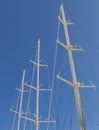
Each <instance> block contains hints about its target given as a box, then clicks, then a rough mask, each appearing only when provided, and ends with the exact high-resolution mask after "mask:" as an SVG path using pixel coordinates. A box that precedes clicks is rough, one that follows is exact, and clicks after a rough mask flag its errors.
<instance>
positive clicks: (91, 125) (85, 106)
mask: <svg viewBox="0 0 99 130" xmlns="http://www.w3.org/2000/svg"><path fill="white" fill-rule="evenodd" d="M83 99H84V97H83V98H82V102H83V107H84V110H85V112H86V115H87V117H88V120H89V122H90V126H91V128H92V130H94V127H93V125H92V124H93V123H92V121H91V118H90V116H89V114H88V111H87V109H86V106H85V104H84V101H85V100H83Z"/></svg>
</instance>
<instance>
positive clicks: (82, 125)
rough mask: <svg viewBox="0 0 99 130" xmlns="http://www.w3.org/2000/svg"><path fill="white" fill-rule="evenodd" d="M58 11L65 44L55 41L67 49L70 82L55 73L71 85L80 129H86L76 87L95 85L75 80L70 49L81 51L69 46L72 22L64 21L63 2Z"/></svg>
mask: <svg viewBox="0 0 99 130" xmlns="http://www.w3.org/2000/svg"><path fill="white" fill-rule="evenodd" d="M60 11H61V14H62V18H60V17H58V18H59V20H60V22H61V23H62V24H63V27H64V32H65V38H66V43H67V45H65V44H63V43H62V42H60V41H58V40H57V43H59V44H60V45H61V46H63V47H64V48H65V49H66V50H67V51H68V57H69V62H70V69H71V75H72V82H70V81H68V80H66V79H64V78H62V77H60V76H59V75H57V78H58V79H60V80H62V81H63V82H65V83H67V84H68V85H70V86H72V87H73V89H74V94H75V99H76V105H77V112H78V117H79V122H80V130H86V128H85V122H84V118H83V113H82V105H81V99H80V93H79V89H78V87H95V86H87V85H86V86H83V85H82V84H80V83H79V82H77V77H76V72H75V67H74V61H73V56H72V51H82V49H81V48H80V49H78V48H74V47H71V44H70V39H69V34H68V28H67V25H69V24H72V23H70V22H67V21H66V18H65V12H64V7H63V4H61V6H60Z"/></svg>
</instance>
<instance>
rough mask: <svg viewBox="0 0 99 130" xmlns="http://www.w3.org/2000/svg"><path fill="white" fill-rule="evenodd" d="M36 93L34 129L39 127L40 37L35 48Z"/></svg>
mask: <svg viewBox="0 0 99 130" xmlns="http://www.w3.org/2000/svg"><path fill="white" fill-rule="evenodd" d="M37 52H38V53H37V95H36V130H38V129H39V66H40V39H39V40H38V50H37Z"/></svg>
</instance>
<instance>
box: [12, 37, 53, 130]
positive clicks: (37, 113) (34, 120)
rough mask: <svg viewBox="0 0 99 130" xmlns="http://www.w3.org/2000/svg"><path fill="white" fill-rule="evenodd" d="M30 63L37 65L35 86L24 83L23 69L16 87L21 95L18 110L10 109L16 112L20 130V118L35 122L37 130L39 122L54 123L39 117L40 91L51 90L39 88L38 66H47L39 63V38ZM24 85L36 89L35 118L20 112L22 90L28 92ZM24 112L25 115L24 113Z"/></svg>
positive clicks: (18, 129) (37, 129)
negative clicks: (18, 85) (35, 51)
mask: <svg viewBox="0 0 99 130" xmlns="http://www.w3.org/2000/svg"><path fill="white" fill-rule="evenodd" d="M30 62H31V63H33V64H34V65H35V66H37V83H36V87H34V86H33V85H31V84H29V83H27V82H26V83H25V82H24V78H25V70H24V71H23V77H22V85H21V86H22V88H21V89H17V90H18V91H19V92H20V93H21V95H20V105H19V111H18V112H17V111H16V110H12V109H11V111H12V112H14V113H16V114H18V127H17V130H20V123H21V119H24V120H27V121H30V122H32V123H34V124H35V128H36V130H39V124H47V123H55V120H50V119H49V118H48V119H47V120H40V119H39V104H40V98H39V96H40V92H45V91H49V92H51V91H52V89H50V88H48V89H45V88H40V85H39V84H40V80H39V79H40V67H47V66H48V65H45V64H41V63H40V39H39V40H38V48H37V62H35V61H32V60H30ZM24 87H29V88H31V89H33V90H34V91H36V106H35V107H36V112H35V113H34V115H35V119H32V118H30V117H28V116H27V114H26V113H24V114H23V112H22V104H23V94H24V92H29V91H27V90H24ZM25 114H26V115H25Z"/></svg>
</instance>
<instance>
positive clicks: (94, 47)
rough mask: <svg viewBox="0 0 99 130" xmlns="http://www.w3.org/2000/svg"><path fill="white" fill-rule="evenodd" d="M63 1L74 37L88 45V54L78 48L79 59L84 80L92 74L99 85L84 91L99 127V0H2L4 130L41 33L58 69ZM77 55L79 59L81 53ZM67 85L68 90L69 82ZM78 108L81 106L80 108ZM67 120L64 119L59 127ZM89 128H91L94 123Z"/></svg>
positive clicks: (0, 115)
mask: <svg viewBox="0 0 99 130" xmlns="http://www.w3.org/2000/svg"><path fill="white" fill-rule="evenodd" d="M61 2H63V3H64V8H65V12H66V15H67V18H68V19H69V20H71V21H73V22H74V26H73V27H70V38H71V42H73V44H74V45H75V44H76V45H81V47H83V48H84V50H85V51H84V52H85V54H81V53H80V54H79V52H77V54H74V56H77V57H78V58H79V63H78V64H77V62H76V63H75V65H76V64H77V65H78V66H77V65H76V69H77V75H78V80H80V81H84V83H88V82H87V81H88V80H91V81H92V82H93V83H94V84H95V85H96V86H97V89H96V90H97V91H94V90H88V89H87V90H85V91H84V90H82V92H81V93H82V95H83V96H85V97H84V99H86V98H87V99H86V100H87V101H86V102H88V104H89V105H88V107H89V109H87V110H88V113H89V115H90V114H91V116H90V118H91V121H92V123H94V122H95V120H94V121H93V120H92V119H93V115H94V116H95V119H96V120H98V121H97V122H98V125H96V124H97V123H95V125H93V127H94V129H95V130H97V129H99V118H98V117H99V100H97V99H99V83H98V82H99V69H98V68H99V1H98V0H87V1H86V0H83V1H79V0H63V1H61V0H54V1H53V0H50V1H46V0H43V1H40V0H28V1H26V0H17V1H13V0H9V1H8V0H3V1H0V104H1V105H0V130H8V129H7V127H8V124H9V116H10V112H9V110H10V107H11V105H12V98H13V93H15V88H16V87H17V86H19V85H20V81H21V75H22V70H23V69H24V68H25V67H26V66H27V64H28V60H29V58H30V57H31V55H32V53H33V50H34V48H35V46H36V44H37V40H38V38H40V39H41V43H42V44H43V48H44V50H45V54H46V59H47V58H49V59H50V60H49V61H48V59H47V61H48V64H49V71H51V74H52V68H53V60H54V51H55V46H56V44H55V43H56V33H57V23H58V22H57V17H58V14H59V6H60V4H61ZM71 30H72V31H71ZM61 32H62V31H61ZM60 49H61V51H60V54H62V55H64V53H62V52H63V49H62V48H60ZM61 59H62V58H61ZM75 61H78V59H76V58H75ZM60 62H62V61H61V60H60ZM60 64H61V63H60ZM79 64H80V65H79ZM67 66H68V64H67ZM59 70H60V68H59ZM62 71H63V70H62ZM67 73H68V72H67ZM82 73H83V74H82ZM65 77H66V73H65ZM61 85H63V86H65V85H64V84H63V83H61ZM66 87H67V89H66V88H65V90H66V92H68V91H69V92H70V93H71V89H69V88H68V86H66ZM61 91H62V93H64V90H63V88H62V90H61ZM65 98H66V97H64V102H65V101H67V102H68V101H69V95H68V98H67V99H65ZM65 104H66V102H65ZM65 104H64V105H65ZM90 108H91V109H90ZM74 110H75V111H76V109H75V108H74ZM92 113H93V114H92ZM74 116H75V115H74ZM87 118H88V117H87ZM87 118H86V120H87ZM86 122H87V121H86ZM89 122H90V121H89ZM61 125H63V123H62V122H61V124H59V128H61ZM73 125H74V124H73ZM65 127H66V126H65ZM87 128H89V129H91V126H90V125H89V126H87ZM9 130H10V129H9ZM76 130H77V129H76Z"/></svg>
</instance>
